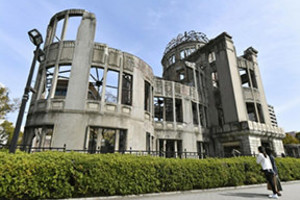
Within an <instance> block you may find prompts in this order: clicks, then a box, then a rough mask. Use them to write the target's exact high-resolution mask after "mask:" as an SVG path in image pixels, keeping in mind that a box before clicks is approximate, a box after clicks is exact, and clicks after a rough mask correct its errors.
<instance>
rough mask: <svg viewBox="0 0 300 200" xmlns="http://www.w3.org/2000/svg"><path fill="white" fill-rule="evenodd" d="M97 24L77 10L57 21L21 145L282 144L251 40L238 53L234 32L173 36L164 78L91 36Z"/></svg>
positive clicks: (218, 149)
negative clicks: (273, 120) (242, 51)
mask: <svg viewBox="0 0 300 200" xmlns="http://www.w3.org/2000/svg"><path fill="white" fill-rule="evenodd" d="M95 26H96V19H95V16H94V15H93V14H92V13H89V12H87V11H84V10H77V9H76V10H66V11H62V12H60V13H57V14H56V15H54V16H53V18H52V19H51V20H50V23H49V26H48V30H47V36H46V42H45V46H44V50H45V52H46V60H45V61H44V62H43V63H41V65H40V67H39V70H38V74H37V78H36V83H35V89H36V91H37V92H36V93H35V94H34V95H33V96H32V101H31V105H30V108H29V112H28V116H27V122H26V127H25V133H24V138H23V140H24V144H26V145H30V146H33V147H63V146H64V145H66V147H67V149H78V150H80V149H81V150H82V149H84V150H88V151H89V152H91V153H93V152H96V151H100V152H102V153H107V152H114V151H128V150H140V151H161V152H166V154H163V155H164V156H166V157H176V156H179V155H180V153H181V152H198V153H199V155H201V156H203V155H207V156H224V155H225V156H226V155H228V154H231V153H232V151H233V150H237V151H239V152H241V153H242V154H251V153H257V147H258V146H260V145H264V146H270V147H272V148H273V149H274V150H275V152H276V153H277V154H281V153H283V152H284V149H283V144H282V139H283V137H284V136H285V135H284V132H283V130H282V129H281V128H278V127H276V126H273V125H272V123H271V118H270V115H269V111H268V105H267V102H266V98H265V94H264V90H263V85H262V80H261V76H260V72H259V68H258V64H257V51H256V50H255V49H254V48H252V47H250V48H248V49H247V50H245V52H244V55H242V56H239V57H237V55H236V52H235V48H234V45H233V41H232V38H231V36H229V35H228V34H227V33H222V34H220V35H219V36H217V37H216V38H214V39H210V40H209V39H208V38H207V37H206V36H205V35H204V34H203V33H199V32H194V31H190V32H188V33H184V34H183V35H179V36H178V37H177V38H176V39H173V40H172V41H171V42H170V43H169V44H168V46H167V48H166V50H165V52H164V55H163V58H162V65H163V77H162V78H160V77H155V76H154V75H153V72H152V69H151V67H150V66H149V65H148V64H147V63H145V62H144V61H143V60H141V59H140V58H138V57H136V56H134V55H132V54H129V53H126V52H122V51H120V50H117V49H114V48H111V47H109V46H107V45H106V44H102V43H97V42H94V37H95ZM71 27H72V28H71ZM74 27H75V28H74ZM77 27H78V29H77ZM71 30H78V31H77V33H76V32H75V33H73V32H74V31H73V32H72V31H71ZM68 31H69V32H68ZM72 35H73V38H69V37H72Z"/></svg>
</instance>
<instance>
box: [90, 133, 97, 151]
mask: <svg viewBox="0 0 300 200" xmlns="http://www.w3.org/2000/svg"><path fill="white" fill-rule="evenodd" d="M97 140H98V129H97V128H90V135H89V146H88V152H89V153H96V150H97Z"/></svg>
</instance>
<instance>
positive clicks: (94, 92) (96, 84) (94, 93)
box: [88, 67, 104, 101]
mask: <svg viewBox="0 0 300 200" xmlns="http://www.w3.org/2000/svg"><path fill="white" fill-rule="evenodd" d="M103 71H104V70H103V69H102V68H98V67H91V69H90V76H89V90H88V99H89V100H99V101H100V100H101V93H102V87H103Z"/></svg>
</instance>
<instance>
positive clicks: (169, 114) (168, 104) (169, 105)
mask: <svg viewBox="0 0 300 200" xmlns="http://www.w3.org/2000/svg"><path fill="white" fill-rule="evenodd" d="M165 112H166V121H169V122H173V121H174V117H173V99H171V98H165Z"/></svg>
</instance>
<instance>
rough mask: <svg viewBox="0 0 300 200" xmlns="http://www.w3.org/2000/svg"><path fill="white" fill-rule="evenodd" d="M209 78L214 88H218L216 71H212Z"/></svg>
mask: <svg viewBox="0 0 300 200" xmlns="http://www.w3.org/2000/svg"><path fill="white" fill-rule="evenodd" d="M211 80H212V85H213V87H214V88H219V78H218V73H217V72H212V73H211Z"/></svg>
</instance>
